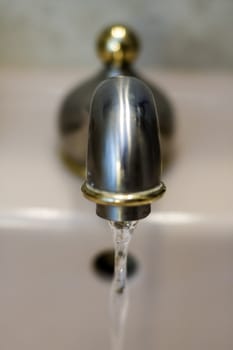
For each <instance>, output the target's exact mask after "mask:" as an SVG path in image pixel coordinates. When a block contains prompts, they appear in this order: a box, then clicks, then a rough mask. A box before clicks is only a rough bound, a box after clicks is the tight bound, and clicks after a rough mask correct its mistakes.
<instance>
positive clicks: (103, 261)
mask: <svg viewBox="0 0 233 350" xmlns="http://www.w3.org/2000/svg"><path fill="white" fill-rule="evenodd" d="M93 267H94V270H95V271H96V272H97V274H98V275H99V276H101V277H103V278H105V279H111V278H112V277H113V272H114V251H113V250H105V251H103V252H101V253H100V254H98V255H97V256H96V257H95V258H94V261H93ZM137 270H138V262H137V260H136V259H135V258H134V257H133V256H132V255H131V254H130V253H129V254H128V259H127V277H128V278H130V277H132V276H133V275H134V274H135V273H136V272H137Z"/></svg>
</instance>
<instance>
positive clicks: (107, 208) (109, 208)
mask: <svg viewBox="0 0 233 350" xmlns="http://www.w3.org/2000/svg"><path fill="white" fill-rule="evenodd" d="M150 211H151V206H150V204H146V205H141V206H132V207H120V206H113V205H101V204H97V205H96V214H97V215H98V216H100V217H101V218H103V219H106V220H111V221H118V222H119V221H121V222H122V221H134V220H140V219H143V218H145V217H147V216H148V215H149V214H150Z"/></svg>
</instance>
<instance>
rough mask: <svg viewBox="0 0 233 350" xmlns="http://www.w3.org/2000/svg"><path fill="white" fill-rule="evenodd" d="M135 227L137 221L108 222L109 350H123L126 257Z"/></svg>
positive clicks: (126, 292) (126, 298)
mask: <svg viewBox="0 0 233 350" xmlns="http://www.w3.org/2000/svg"><path fill="white" fill-rule="evenodd" d="M136 225H137V221H125V222H113V221H110V227H111V229H112V231H113V241H114V248H115V264H114V278H113V282H112V286H111V292H110V317H111V343H112V344H111V350H122V349H123V338H124V329H125V322H126V317H127V309H128V289H127V283H126V282H127V256H128V247H129V242H130V240H131V237H132V234H133V231H134V229H135V227H136Z"/></svg>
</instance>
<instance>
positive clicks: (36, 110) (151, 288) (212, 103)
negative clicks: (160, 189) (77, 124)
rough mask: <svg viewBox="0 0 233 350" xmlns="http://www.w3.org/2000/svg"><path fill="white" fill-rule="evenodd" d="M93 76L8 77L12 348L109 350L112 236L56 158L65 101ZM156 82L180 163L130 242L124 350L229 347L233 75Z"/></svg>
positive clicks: (3, 324) (232, 324) (4, 320)
mask: <svg viewBox="0 0 233 350" xmlns="http://www.w3.org/2000/svg"><path fill="white" fill-rule="evenodd" d="M145 73H148V72H145ZM84 75H85V73H84V72H82V73H81V72H75V74H74V72H43V71H37V72H35V71H33V72H32V71H19V70H7V69H1V78H2V79H1V82H0V99H1V114H0V120H1V137H0V157H1V181H0V193H1V201H0V283H1V288H0V310H1V313H0V348H1V349H2V350H13V349H18V350H21V349H22V350H29V349H30V350H31V349H33V350H37V349H38V350H39V349H42V348H43V349H45V350H47V349H48V350H52V349H54V350H60V349H70V350H71V349H83V350H84V349H87V350H91V349H93V348H94V347H95V348H98V349H107V348H109V347H110V341H109V310H108V306H109V288H110V282H109V281H108V280H103V278H101V277H100V276H99V275H98V274H97V273H96V271H95V269H94V267H93V261H94V259H95V257H96V255H97V254H99V253H101V252H103V251H105V250H106V249H110V248H112V237H111V233H110V230H109V227H108V225H107V223H106V222H105V221H104V220H101V219H100V218H97V217H96V215H95V214H94V212H95V208H94V205H93V204H92V203H89V202H88V201H86V200H84V199H83V198H82V196H81V193H80V185H81V181H80V180H79V179H77V178H76V177H75V176H74V175H73V174H71V173H70V172H69V171H68V170H67V169H66V168H65V166H64V164H63V163H62V162H61V160H60V158H59V155H58V142H57V131H56V113H57V108H58V103H59V101H60V100H61V98H62V96H63V95H64V93H65V91H67V89H69V88H70V87H71V86H72V85H73V84H75V83H76V82H77V81H78V80H79V79H81V78H82V77H84ZM149 75H150V79H151V80H153V78H154V81H156V82H157V83H158V84H160V85H161V86H162V87H164V89H165V90H166V91H167V93H168V94H169V95H170V96H171V98H172V99H173V103H174V105H175V107H176V114H177V136H176V155H175V159H174V162H173V164H172V166H171V167H170V169H168V171H167V172H166V174H165V175H164V181H165V183H166V185H167V187H168V190H167V193H166V195H165V196H164V198H163V199H161V200H160V201H158V202H157V203H155V204H153V206H152V213H151V215H150V216H149V217H148V218H147V219H145V220H142V221H141V222H140V223H139V225H138V228H137V230H136V231H135V235H134V238H133V239H132V244H131V246H130V251H131V254H132V255H133V256H134V258H135V259H136V261H137V263H138V270H137V272H136V273H135V275H134V276H132V278H131V279H130V281H129V293H130V305H129V314H128V318H127V323H126V331H125V342H124V343H125V349H135V350H137V349H159V350H165V349H166V350H170V349H172V350H176V349H177V350H178V349H179V350H182V349H184V350H187V349H189V350H192V349H193V350H194V349H195V350H196V349H201V350H202V349H203V350H206V349H211V350H215V349H216V350H219V349H221V350H230V349H231V348H232V347H233V303H232V295H233V275H232V271H233V215H232V214H233V187H232V186H231V182H232V178H233V162H232V149H233V139H232V128H233V119H232V115H231V113H232V106H231V101H232V98H233V91H232V88H231V87H232V83H233V76H232V75H226V74H220V73H218V74H217V73H215V74H212V75H210V74H204V75H203V74H202V75H201V74H199V75H198V74H192V73H189V74H188V73H186V74H184V73H183V74H181V73H175V72H173V73H166V74H165V73H164V72H156V74H155V73H154V72H152V73H150V74H149Z"/></svg>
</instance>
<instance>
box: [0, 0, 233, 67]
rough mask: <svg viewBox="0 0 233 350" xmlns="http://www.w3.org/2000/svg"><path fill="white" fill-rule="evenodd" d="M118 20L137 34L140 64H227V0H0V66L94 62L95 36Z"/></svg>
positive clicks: (231, 50) (231, 55)
mask: <svg viewBox="0 0 233 350" xmlns="http://www.w3.org/2000/svg"><path fill="white" fill-rule="evenodd" d="M117 21H120V22H123V23H126V24H129V25H131V26H132V27H133V28H135V29H136V30H137V32H138V34H139V35H140V38H141V41H142V44H143V51H142V54H141V56H140V61H139V63H140V64H145V65H147V66H159V67H169V68H170V67H176V68H177V67H178V68H232V67H233V0H157V1H155V0H144V1H143V0H131V1H130V0H118V1H113V0H98V1H97V0H96V1H95V0H83V1H81V0H0V65H20V66H61V67H73V66H79V67H80V66H90V65H92V66H93V65H98V60H97V59H96V56H95V50H94V40H95V37H96V35H97V33H98V32H99V31H100V30H101V29H102V27H103V26H105V25H108V24H112V23H115V22H117Z"/></svg>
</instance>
